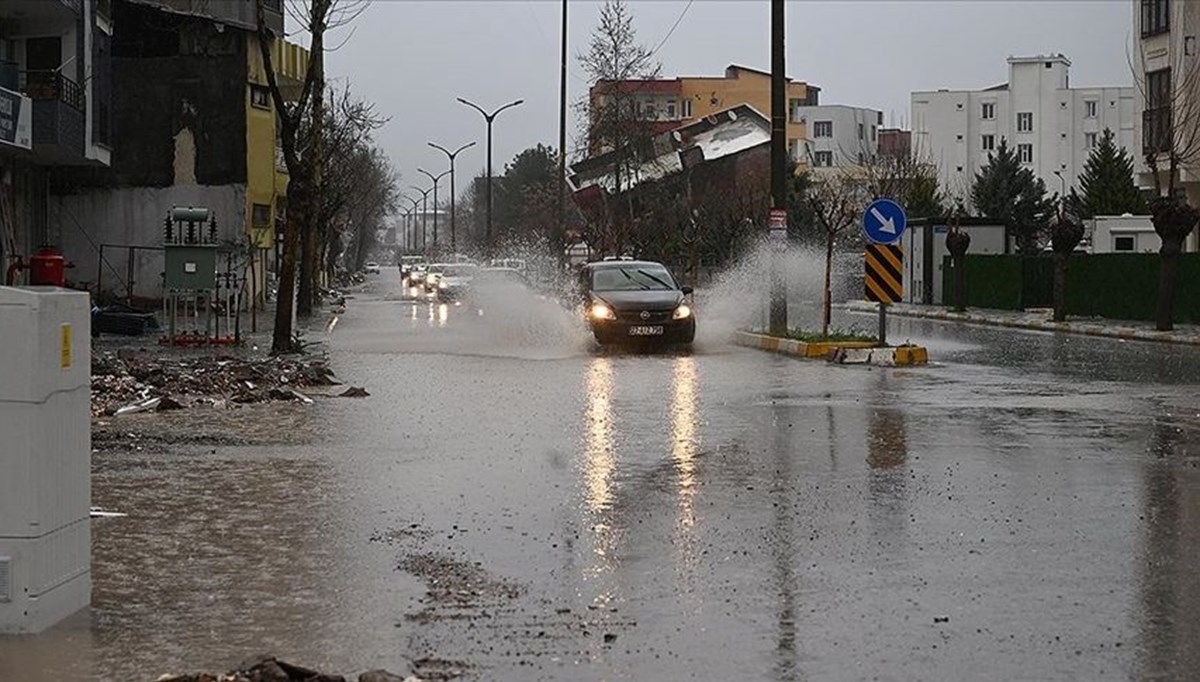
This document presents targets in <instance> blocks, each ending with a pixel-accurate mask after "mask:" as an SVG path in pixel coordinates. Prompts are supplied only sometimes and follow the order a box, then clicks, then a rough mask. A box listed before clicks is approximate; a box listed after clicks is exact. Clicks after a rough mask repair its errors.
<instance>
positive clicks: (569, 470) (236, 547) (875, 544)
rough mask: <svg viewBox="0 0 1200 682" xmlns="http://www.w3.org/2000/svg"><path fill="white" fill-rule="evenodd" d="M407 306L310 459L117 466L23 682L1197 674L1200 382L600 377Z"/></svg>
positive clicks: (989, 336)
mask: <svg viewBox="0 0 1200 682" xmlns="http://www.w3.org/2000/svg"><path fill="white" fill-rule="evenodd" d="M391 279H392V278H391V277H390V276H387V275H385V276H383V277H381V280H380V283H379V285H378V286H377V287H376V289H375V291H374V292H373V293H372V294H371V295H368V296H365V297H360V298H358V299H356V300H354V301H351V303H350V305H349V307H348V311H347V313H346V314H345V315H344V316H343V317H342V318H341V319H340V320H339V323H338V324H337V326H336V328H335V329H334V331H333V332H332V334H331V336H330V343H331V348H332V362H333V366H334V368H335V369H336V371H337V373H338V375H339V377H340V378H341V379H342V380H343V381H345V382H346V383H349V384H353V385H356V386H365V387H366V388H367V389H368V390H369V391H370V392H371V394H372V395H371V397H370V398H367V399H365V400H336V399H324V400H318V401H317V402H316V404H315V405H313V406H311V407H307V408H300V407H298V408H297V409H307V410H308V411H309V412H310V415H309V419H310V420H311V422H312V432H313V435H312V437H311V438H307V439H305V440H304V442H301V443H299V444H290V445H279V446H270V445H267V446H254V447H200V446H188V447H182V448H171V449H168V451H165V452H163V451H153V450H149V449H148V450H145V451H142V452H100V453H97V454H96V455H95V457H94V470H95V477H94V492H93V495H94V501H95V504H96V505H98V506H101V507H104V508H106V509H112V510H116V511H120V512H124V513H126V514H128V516H127V517H124V518H105V519H97V520H96V521H95V522H94V524H95V525H94V564H93V579H94V593H93V608H92V610H91V613H90V614H81V615H79V616H77V617H75V618H73V619H72V620H70V621H68V622H66V623H64V624H62V625H61V626H59V627H57V628H55V629H54V630H52V631H49V632H47V633H44V634H42V635H38V636H36V637H23V638H0V680H4V681H6V682H7V681H8V680H22V681H23V680H30V681H33V682H42V681H43V680H75V679H78V680H93V679H95V680H131V679H137V680H141V679H144V680H152V679H155V678H156V677H157V676H158V675H159V674H161V673H165V672H184V671H195V670H210V671H217V670H220V671H223V670H226V669H228V668H230V667H231V666H233V665H235V664H236V663H237V662H238V661H240V660H242V659H244V658H246V657H247V656H249V655H251V654H255V653H259V652H271V653H273V654H275V655H277V656H279V657H280V658H283V659H288V660H294V661H296V662H299V663H303V664H305V665H309V666H312V667H317V668H321V669H327V670H335V671H339V672H342V673H346V674H349V673H352V672H353V673H355V674H357V672H360V671H363V670H368V669H372V668H378V667H384V668H389V669H391V670H393V671H395V672H402V673H407V672H408V671H409V669H410V664H411V663H412V662H413V661H414V660H418V659H427V660H426V664H427V665H428V664H429V663H428V661H430V660H432V661H433V662H434V663H437V664H440V665H442V666H443V668H444V669H450V668H459V669H462V670H464V671H465V672H466V673H467V676H468V677H469V678H477V679H485V680H513V681H516V680H531V679H534V680H620V679H629V680H660V679H662V680H665V679H684V678H697V679H739V680H800V679H813V680H834V679H836V680H856V679H864V680H865V679H885V680H886V679H892V680H907V679H968V678H969V679H1006V680H1007V679H1092V680H1102V679H1103V680H1107V679H1113V680H1116V679H1179V680H1184V679H1193V678H1194V671H1196V670H1200V647H1197V646H1196V645H1195V643H1196V642H1198V641H1200V579H1197V577H1196V576H1197V575H1198V574H1200V393H1198V392H1197V390H1196V389H1197V387H1198V385H1200V349H1192V348H1184V347H1174V346H1164V345H1155V344H1137V343H1120V342H1116V341H1110V340H1105V339H1091V338H1082V337H1065V336H1052V335H1048V334H1036V333H1024V332H1017V331H1010V330H992V329H982V328H970V327H951V326H944V325H939V324H937V323H933V322H925V321H908V320H896V321H894V322H893V325H892V327H891V330H890V332H889V335H890V337H891V338H892V339H893V340H894V341H901V340H904V339H911V340H913V341H915V342H922V343H925V344H927V345H928V346H929V347H930V351H931V355H932V356H933V357H934V359H935V360H936V361H937V362H936V364H935V365H932V366H930V367H926V368H920V369H880V368H865V367H845V366H829V365H826V364H824V363H820V362H803V361H797V360H793V359H789V358H785V357H781V356H774V355H769V354H764V353H760V352H758V351H753V350H748V349H742V348H737V347H733V346H730V345H727V344H725V343H723V342H722V341H721V340H720V338H719V335H708V336H706V335H705V334H704V333H703V332H702V333H701V336H700V338H701V339H702V341H701V342H700V343H698V345H697V348H696V349H695V351H694V352H691V353H676V352H666V353H658V354H647V355H639V354H628V353H621V352H607V351H605V352H601V351H598V350H596V349H594V348H593V347H592V346H591V344H590V342H589V341H588V339H587V337H586V336H585V335H584V334H583V333H582V332H581V331H580V330H579V329H578V328H577V327H576V326H575V325H574V324H573V323H572V322H571V320H570V317H569V315H567V313H565V312H564V311H562V310H560V309H558V308H557V306H556V304H554V303H551V302H545V301H536V302H534V301H532V300H531V301H530V302H529V303H528V306H526V305H522V306H515V307H511V308H502V309H499V310H491V311H489V310H487V309H485V310H484V313H483V314H482V315H479V314H478V313H477V312H476V311H474V310H472V309H469V308H468V307H453V306H450V307H444V308H443V307H441V306H438V305H436V304H433V303H429V302H426V301H412V300H405V299H404V298H403V297H402V296H400V292H399V291H398V290H397V289H396V288H395V287H393V286H392V285H391V284H389V282H390V281H391ZM539 306H542V307H539ZM703 311H704V309H703V307H701V308H700V313H699V315H700V324H701V325H702V326H703V325H704V324H705V318H704V312H703ZM842 322H844V323H845V324H855V323H856V324H860V325H861V326H864V327H869V326H870V325H871V324H872V321H871V320H870V319H869V318H865V319H864V318H858V317H854V316H849V315H846V316H845V317H844V319H843V320H842ZM714 337H716V338H714Z"/></svg>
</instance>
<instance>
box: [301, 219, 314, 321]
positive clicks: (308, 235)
mask: <svg viewBox="0 0 1200 682" xmlns="http://www.w3.org/2000/svg"><path fill="white" fill-rule="evenodd" d="M305 214H306V215H305V216H304V218H303V219H302V222H301V224H303V225H304V228H303V231H304V236H303V238H302V239H301V240H300V285H299V287H298V290H297V292H296V315H298V316H300V317H309V316H310V315H312V311H313V292H314V291H316V288H315V286H314V283H313V262H314V261H315V260H316V259H317V235H316V229H315V228H316V226H315V225H313V224H312V220H311V215H310V214H309V212H308V211H305Z"/></svg>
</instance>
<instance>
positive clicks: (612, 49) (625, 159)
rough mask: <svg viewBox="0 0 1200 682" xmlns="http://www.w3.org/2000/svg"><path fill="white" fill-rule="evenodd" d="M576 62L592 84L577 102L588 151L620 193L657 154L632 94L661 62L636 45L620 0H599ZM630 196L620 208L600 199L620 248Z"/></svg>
mask: <svg viewBox="0 0 1200 682" xmlns="http://www.w3.org/2000/svg"><path fill="white" fill-rule="evenodd" d="M578 60H579V64H580V66H581V67H582V68H583V70H584V71H585V72H586V73H587V75H588V79H589V80H590V82H591V84H592V88H591V92H590V97H589V100H588V101H586V102H585V103H584V105H583V106H584V107H585V108H586V112H585V113H586V120H587V131H586V136H587V143H588V149H589V150H590V152H592V153H594V154H601V153H606V152H607V156H608V158H609V163H610V165H611V168H612V171H611V172H612V177H613V186H612V188H611V193H612V195H613V196H614V197H620V196H621V195H622V194H623V193H624V191H625V190H626V189H628V188H630V187H632V186H633V185H635V184H636V183H637V181H638V177H637V176H638V173H639V170H642V169H643V168H644V166H645V165H646V164H647V163H648V162H651V161H652V160H653V159H655V158H656V156H657V155H656V153H655V151H654V149H653V147H654V145H653V137H654V133H655V126H654V123H653V121H654V120H655V119H656V118H657V112H656V111H647V110H645V109H644V108H643V107H642V106H640V105H641V102H640V100H639V99H638V96H639V95H643V96H644V95H645V93H646V89H645V86H646V83H647V82H648V81H652V80H655V79H657V78H658V76H659V73H660V72H661V70H662V65H661V64H660V63H659V62H657V61H655V59H654V51H653V50H651V49H649V48H647V47H646V46H644V45H641V44H639V43H638V41H637V31H636V30H635V29H634V26H633V16H632V15H631V14H630V13H629V7H628V5H626V4H625V2H623V1H622V0H607V2H605V4H604V6H603V7H602V8H601V10H600V22H599V24H597V26H596V28H595V30H594V31H593V32H592V37H591V42H590V43H589V46H588V51H587V52H585V53H582V54H580V55H579V56H578ZM632 199H633V198H632V196H630V195H628V194H626V195H625V197H624V202H623V205H620V207H619V208H620V210H616V209H618V206H616V205H614V203H617V202H606V203H605V207H606V209H607V212H608V216H607V220H605V221H604V223H605V226H606V227H607V228H608V229H609V230H610V231H611V232H612V234H611V237H612V238H613V239H612V241H613V242H614V247H615V248H616V249H617V250H621V249H623V248H624V246H625V243H626V242H627V240H628V237H629V231H630V229H631V227H632V223H633V219H634V216H633V208H632V203H631V202H632Z"/></svg>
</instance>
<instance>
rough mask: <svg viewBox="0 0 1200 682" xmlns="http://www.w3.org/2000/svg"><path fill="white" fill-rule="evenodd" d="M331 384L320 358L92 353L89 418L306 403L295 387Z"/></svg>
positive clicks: (308, 400)
mask: <svg viewBox="0 0 1200 682" xmlns="http://www.w3.org/2000/svg"><path fill="white" fill-rule="evenodd" d="M335 385H338V381H337V380H336V379H335V378H334V375H333V370H332V369H330V368H329V366H328V364H327V363H326V361H325V360H324V359H323V358H314V357H282V356H280V357H271V358H259V359H248V358H239V357H234V356H205V357H175V356H164V355H157V354H152V353H149V352H145V351H127V350H121V351H117V352H115V353H113V352H95V353H93V354H92V415H93V416H97V417H98V416H102V415H110V416H111V415H115V414H124V413H126V412H141V411H147V410H160V411H161V410H168V409H182V408H186V407H190V406H191V405H196V404H220V403H221V402H222V401H228V402H235V403H257V402H264V401H267V400H294V401H300V402H306V403H311V402H312V401H311V399H310V398H308V397H307V396H305V395H304V394H303V393H301V392H300V391H298V390H297V389H298V388H305V387H309V386H335Z"/></svg>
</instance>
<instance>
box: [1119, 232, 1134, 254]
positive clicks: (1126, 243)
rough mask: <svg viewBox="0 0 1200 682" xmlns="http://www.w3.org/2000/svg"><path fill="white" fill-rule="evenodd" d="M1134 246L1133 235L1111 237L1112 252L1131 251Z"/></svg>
mask: <svg viewBox="0 0 1200 682" xmlns="http://www.w3.org/2000/svg"><path fill="white" fill-rule="evenodd" d="M1136 245H1137V242H1136V240H1135V239H1134V238H1133V235H1125V236H1121V237H1113V251H1133V250H1134V247H1135V246H1136Z"/></svg>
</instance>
